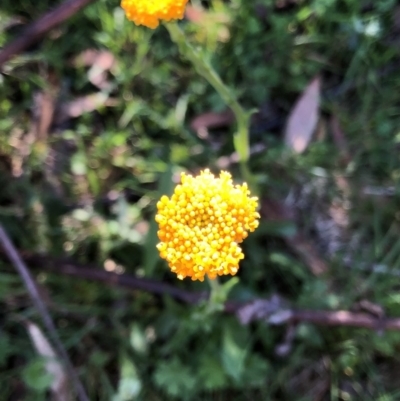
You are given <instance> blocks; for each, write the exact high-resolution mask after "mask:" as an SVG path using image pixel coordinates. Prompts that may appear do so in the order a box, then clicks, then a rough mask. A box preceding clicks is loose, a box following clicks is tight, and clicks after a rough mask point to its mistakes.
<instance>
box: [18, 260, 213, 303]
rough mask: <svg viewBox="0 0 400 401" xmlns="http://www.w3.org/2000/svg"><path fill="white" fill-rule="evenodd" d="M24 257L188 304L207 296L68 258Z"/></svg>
mask: <svg viewBox="0 0 400 401" xmlns="http://www.w3.org/2000/svg"><path fill="white" fill-rule="evenodd" d="M24 259H25V260H26V261H27V263H29V264H30V265H31V266H33V267H35V266H36V267H38V268H43V269H45V270H48V271H52V272H55V273H61V274H65V275H67V276H73V277H79V278H83V279H88V280H93V281H101V282H104V283H107V284H108V285H116V286H119V287H125V288H130V289H133V290H143V291H147V292H151V293H153V294H159V295H170V296H171V297H173V298H176V299H179V300H181V301H183V302H186V303H189V304H196V303H198V302H199V301H200V300H202V299H206V298H207V293H206V292H204V293H200V292H195V291H187V290H183V289H181V288H178V287H175V286H172V285H169V284H165V283H161V282H159V281H156V280H150V279H146V278H141V277H135V276H133V275H130V274H117V273H113V272H107V271H104V270H103V269H100V268H98V266H91V267H88V266H87V265H86V266H83V265H81V264H79V263H76V262H75V261H72V260H70V259H61V258H52V257H49V256H42V255H24Z"/></svg>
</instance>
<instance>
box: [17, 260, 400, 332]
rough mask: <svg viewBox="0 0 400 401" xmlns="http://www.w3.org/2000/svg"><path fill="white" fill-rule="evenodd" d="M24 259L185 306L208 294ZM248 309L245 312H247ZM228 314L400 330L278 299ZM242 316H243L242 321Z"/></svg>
mask: <svg viewBox="0 0 400 401" xmlns="http://www.w3.org/2000/svg"><path fill="white" fill-rule="evenodd" d="M23 257H24V259H25V260H26V262H27V263H29V264H30V265H31V266H32V267H37V268H40V269H44V270H47V271H56V272H57V273H58V274H64V275H67V276H72V277H79V278H82V279H86V280H92V281H100V282H104V283H107V284H108V285H116V286H119V287H125V288H129V289H134V290H142V291H147V292H151V293H153V294H158V295H169V296H171V297H173V298H175V299H179V300H181V301H183V302H185V303H189V304H196V303H198V302H200V301H201V300H204V299H206V298H207V294H206V293H205V292H204V293H200V292H193V291H188V290H184V289H181V288H178V287H174V286H172V285H169V284H165V283H161V282H158V281H155V280H149V279H145V278H139V277H135V276H133V275H130V274H126V273H124V274H117V273H112V272H107V271H104V270H103V269H100V268H98V267H97V268H96V267H95V266H92V267H87V266H83V265H80V264H78V263H76V262H74V261H72V260H69V259H59V258H52V257H49V256H44V255H32V254H27V253H23ZM246 308H247V310H246ZM225 311H226V312H227V313H235V314H236V315H237V316H238V317H239V319H240V320H241V321H242V323H243V324H247V323H249V322H250V321H252V320H264V321H266V322H268V323H270V324H289V323H300V322H308V323H312V324H316V325H319V326H351V327H363V328H368V329H372V330H379V331H381V330H400V318H386V317H377V316H374V315H372V314H368V313H361V312H350V311H344V310H342V311H340V310H339V311H326V310H322V311H317V310H296V309H292V308H291V307H290V306H289V305H288V303H287V302H285V300H283V299H281V298H280V297H279V296H272V297H271V298H270V299H256V300H254V301H252V302H251V303H248V304H245V305H244V304H239V303H234V302H228V303H226V305H225ZM243 315H246V316H245V317H244V318H243Z"/></svg>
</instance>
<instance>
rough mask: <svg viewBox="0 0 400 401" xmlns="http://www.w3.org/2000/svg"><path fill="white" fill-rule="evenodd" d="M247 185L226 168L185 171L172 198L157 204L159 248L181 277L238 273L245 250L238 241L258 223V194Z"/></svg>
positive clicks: (193, 278) (197, 278) (210, 276)
mask: <svg viewBox="0 0 400 401" xmlns="http://www.w3.org/2000/svg"><path fill="white" fill-rule="evenodd" d="M249 195H250V191H249V189H248V187H247V184H246V183H244V184H242V185H234V184H233V182H232V177H231V175H230V174H229V173H228V172H226V171H222V172H221V173H220V175H219V178H216V177H215V176H214V175H213V174H212V173H211V172H210V171H209V170H208V169H207V170H204V171H202V172H201V173H200V175H198V176H196V177H193V176H191V175H188V174H185V173H182V175H181V184H179V185H177V186H176V188H175V191H174V193H173V195H172V196H171V198H168V197H167V196H165V195H164V196H162V197H161V199H160V200H159V201H158V203H157V210H158V212H157V215H156V218H155V220H156V222H157V223H158V224H159V230H158V233H157V234H158V237H159V239H160V243H159V244H158V245H157V249H158V251H159V252H160V256H161V257H162V258H163V259H165V260H166V261H167V262H168V265H169V267H170V269H171V271H173V272H174V273H176V274H177V276H178V278H179V279H183V278H185V277H191V279H192V280H200V281H203V280H204V276H205V275H207V276H208V277H209V278H210V279H214V278H216V277H217V276H221V275H226V274H231V275H235V274H236V273H237V272H238V270H239V261H240V260H241V259H243V258H244V254H243V252H242V249H241V248H240V246H239V244H240V243H241V242H242V241H243V240H244V239H245V238H246V237H247V235H248V232H252V231H254V230H255V229H256V228H257V227H258V219H259V218H260V215H259V214H258V212H257V211H256V210H257V207H258V199H257V197H250V196H249Z"/></svg>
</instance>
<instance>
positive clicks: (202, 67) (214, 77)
mask: <svg viewBox="0 0 400 401" xmlns="http://www.w3.org/2000/svg"><path fill="white" fill-rule="evenodd" d="M165 27H166V28H167V30H168V32H169V34H170V36H171V39H172V41H173V42H174V43H176V44H177V45H178V48H179V51H180V53H181V54H182V55H183V56H185V57H186V58H187V59H188V60H189V61H190V62H191V63H192V65H193V66H194V68H195V69H196V71H197V72H198V73H199V74H200V75H201V76H202V77H203V78H204V79H206V80H207V81H208V83H209V84H210V85H212V86H213V88H214V89H215V90H216V91H217V92H218V93H219V95H220V96H221V97H222V99H223V101H224V102H225V103H226V104H227V106H229V107H230V108H231V109H232V111H233V113H234V115H235V118H236V123H237V130H236V133H235V134H234V138H233V144H234V147H235V150H236V152H237V153H238V155H239V160H240V167H241V173H242V176H243V178H244V179H245V180H246V181H248V184H249V186H252V184H253V179H252V175H251V173H250V170H249V169H248V166H247V162H248V160H249V156H250V146H249V124H250V116H251V114H252V113H253V111H251V112H248V111H246V110H244V109H243V108H242V106H241V105H240V104H239V102H238V101H237V99H236V96H235V94H234V93H233V91H232V90H231V89H230V88H229V87H228V86H227V85H225V84H224V83H223V82H222V80H221V78H220V77H219V75H218V74H217V72H216V71H215V70H214V68H213V67H212V66H211V64H210V63H208V62H207V61H206V60H205V58H204V57H203V56H202V54H201V53H200V52H199V51H198V50H196V49H194V48H193V46H192V45H191V44H190V43H189V42H188V40H187V39H186V36H185V34H184V33H183V32H182V30H181V29H180V28H179V26H178V25H177V24H176V23H174V22H169V23H166V24H165Z"/></svg>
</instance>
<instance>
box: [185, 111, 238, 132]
mask: <svg viewBox="0 0 400 401" xmlns="http://www.w3.org/2000/svg"><path fill="white" fill-rule="evenodd" d="M233 121H234V117H233V113H232V111H230V110H227V111H224V112H222V113H214V112H210V113H203V114H200V115H199V116H197V117H195V118H194V119H193V120H192V122H191V123H190V127H191V128H192V130H193V131H196V132H199V131H200V130H202V129H204V128H219V127H226V126H228V125H231V124H232V123H233Z"/></svg>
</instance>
